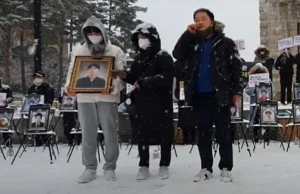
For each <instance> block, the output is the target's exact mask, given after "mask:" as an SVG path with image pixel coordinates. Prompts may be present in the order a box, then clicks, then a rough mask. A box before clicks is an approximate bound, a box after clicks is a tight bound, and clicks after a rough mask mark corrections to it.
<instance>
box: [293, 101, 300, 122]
mask: <svg viewBox="0 0 300 194" xmlns="http://www.w3.org/2000/svg"><path fill="white" fill-rule="evenodd" d="M292 110H293V123H294V124H300V100H293V101H292Z"/></svg>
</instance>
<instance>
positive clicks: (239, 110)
mask: <svg viewBox="0 0 300 194" xmlns="http://www.w3.org/2000/svg"><path fill="white" fill-rule="evenodd" d="M230 114H231V120H232V121H242V120H243V97H242V98H241V101H240V102H238V103H237V104H234V105H233V106H232V107H231V108H230Z"/></svg>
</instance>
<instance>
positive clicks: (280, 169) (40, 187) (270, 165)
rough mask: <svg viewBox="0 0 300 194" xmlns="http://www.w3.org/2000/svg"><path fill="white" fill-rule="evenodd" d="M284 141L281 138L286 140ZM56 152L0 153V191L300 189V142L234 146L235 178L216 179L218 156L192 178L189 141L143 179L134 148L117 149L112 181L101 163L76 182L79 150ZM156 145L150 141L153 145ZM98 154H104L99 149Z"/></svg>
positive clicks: (257, 192)
mask: <svg viewBox="0 0 300 194" xmlns="http://www.w3.org/2000/svg"><path fill="white" fill-rule="evenodd" d="M285 145H286V144H285ZM59 147H60V152H61V153H60V155H59V157H58V159H57V160H56V161H55V162H54V164H52V165H50V163H49V154H48V152H46V151H47V150H46V151H45V152H44V153H42V148H39V149H37V151H36V153H33V148H29V149H28V151H27V153H25V154H24V155H23V156H22V158H17V160H16V161H15V164H14V165H12V166H11V165H10V162H11V160H12V158H8V160H6V161H5V160H4V159H3V158H2V155H0V165H1V166H0V177H1V178H0V193H1V194H2V193H3V194H20V193H30V194H85V193H88V194H119V193H120V194H140V193H142V194H156V193H157V194H187V193H188V194H194V193H195V194H199V193H212V194H218V193H221V194H227V193H228V194H250V193H253V194H268V193H272V194H277V193H278V194H279V193H280V194H282V193H294V192H298V191H299V180H300V168H299V164H300V148H299V147H298V146H297V145H294V144H292V147H291V149H290V150H289V152H288V153H287V152H284V151H283V150H282V149H281V148H279V143H271V145H270V146H269V147H267V148H266V149H263V146H262V145H258V147H257V149H256V151H255V153H254V154H253V156H252V157H251V158H250V157H249V155H248V152H247V151H246V150H245V149H243V150H242V152H241V153H238V148H237V146H235V147H234V151H235V153H234V166H235V167H234V170H233V172H232V174H233V177H234V182H232V183H222V182H220V173H219V170H218V168H217V165H218V161H219V157H218V156H217V157H216V160H215V161H216V162H215V163H214V166H215V169H214V170H215V171H214V176H215V177H214V178H213V179H212V180H209V181H205V182H199V183H194V182H193V181H192V180H193V176H194V175H196V174H197V173H198V171H199V168H200V159H199V154H198V150H197V147H195V148H194V150H193V152H192V154H189V150H190V146H176V148H177V152H178V158H176V157H175V155H174V152H173V158H172V164H171V167H170V172H171V177H170V179H168V180H160V179H159V178H158V176H157V169H158V162H159V159H155V160H153V159H151V173H152V176H151V178H150V179H149V180H146V181H136V180H135V176H136V173H137V170H138V167H137V165H138V158H137V148H136V147H134V148H133V149H132V152H131V154H130V155H129V156H128V155H127V151H125V146H123V150H121V151H120V159H119V162H118V168H117V171H116V173H117V178H118V180H117V181H116V182H107V181H104V180H103V172H102V170H101V167H102V164H103V162H102V164H100V166H99V170H98V179H97V180H95V181H93V182H91V183H89V184H83V185H82V184H77V183H76V179H77V178H78V176H79V175H80V174H81V173H82V171H83V167H82V165H81V154H80V153H81V151H80V147H79V148H78V150H74V153H73V156H72V158H71V161H70V162H69V163H67V162H66V161H67V158H66V154H67V151H68V147H67V146H66V145H60V146H59ZM155 148H156V147H153V148H152V149H153V150H154V149H155ZM101 159H103V157H102V155H101Z"/></svg>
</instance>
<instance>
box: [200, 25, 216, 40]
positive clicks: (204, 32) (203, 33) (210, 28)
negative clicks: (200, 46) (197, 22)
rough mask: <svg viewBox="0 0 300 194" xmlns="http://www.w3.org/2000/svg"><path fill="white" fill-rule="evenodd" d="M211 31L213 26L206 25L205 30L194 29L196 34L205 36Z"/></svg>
mask: <svg viewBox="0 0 300 194" xmlns="http://www.w3.org/2000/svg"><path fill="white" fill-rule="evenodd" d="M212 33H213V27H208V28H207V29H206V30H202V31H198V30H197V31H196V36H198V37H202V38H206V37H207V36H209V35H210V34H212Z"/></svg>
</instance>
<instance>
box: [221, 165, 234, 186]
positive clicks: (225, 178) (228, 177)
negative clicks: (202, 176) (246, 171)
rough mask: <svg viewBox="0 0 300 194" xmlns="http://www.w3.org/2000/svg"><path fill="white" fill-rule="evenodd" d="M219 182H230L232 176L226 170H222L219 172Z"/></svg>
mask: <svg viewBox="0 0 300 194" xmlns="http://www.w3.org/2000/svg"><path fill="white" fill-rule="evenodd" d="M221 181H222V182H224V183H228V182H232V175H231V173H230V171H228V170H227V168H223V169H222V170H221Z"/></svg>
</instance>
